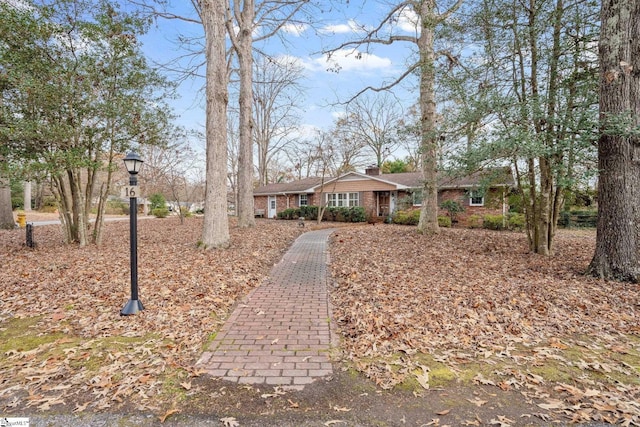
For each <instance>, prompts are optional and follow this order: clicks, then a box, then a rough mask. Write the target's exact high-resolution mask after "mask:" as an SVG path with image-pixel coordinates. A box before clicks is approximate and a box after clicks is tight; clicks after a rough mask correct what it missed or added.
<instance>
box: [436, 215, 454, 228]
mask: <svg viewBox="0 0 640 427" xmlns="http://www.w3.org/2000/svg"><path fill="white" fill-rule="evenodd" d="M438 226H439V227H446V228H450V227H451V218H449V217H448V216H438Z"/></svg>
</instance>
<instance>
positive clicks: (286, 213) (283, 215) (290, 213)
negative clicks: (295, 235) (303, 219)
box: [278, 208, 300, 219]
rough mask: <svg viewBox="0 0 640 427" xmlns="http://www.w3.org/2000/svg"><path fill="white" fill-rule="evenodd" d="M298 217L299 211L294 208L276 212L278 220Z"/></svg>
mask: <svg viewBox="0 0 640 427" xmlns="http://www.w3.org/2000/svg"><path fill="white" fill-rule="evenodd" d="M299 216H300V210H298V209H295V208H287V209H285V210H283V211H280V212H278V218H279V219H297V218H298V217H299Z"/></svg>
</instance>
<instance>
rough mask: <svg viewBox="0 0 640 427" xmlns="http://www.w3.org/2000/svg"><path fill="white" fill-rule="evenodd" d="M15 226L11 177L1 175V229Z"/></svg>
mask: <svg viewBox="0 0 640 427" xmlns="http://www.w3.org/2000/svg"><path fill="white" fill-rule="evenodd" d="M15 226H16V223H15V221H14V219H13V207H12V206H11V186H10V184H9V179H7V178H3V177H0V229H5V230H11V229H13V228H15Z"/></svg>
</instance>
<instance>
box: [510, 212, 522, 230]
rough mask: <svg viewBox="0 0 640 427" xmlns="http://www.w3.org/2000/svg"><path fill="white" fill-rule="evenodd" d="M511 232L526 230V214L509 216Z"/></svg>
mask: <svg viewBox="0 0 640 427" xmlns="http://www.w3.org/2000/svg"><path fill="white" fill-rule="evenodd" d="M507 218H508V219H507V221H508V226H509V230H517V231H522V230H524V226H525V218H524V214H521V213H511V214H509V215H508V216H507Z"/></svg>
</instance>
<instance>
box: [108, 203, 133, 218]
mask: <svg viewBox="0 0 640 427" xmlns="http://www.w3.org/2000/svg"><path fill="white" fill-rule="evenodd" d="M104 213H105V214H107V215H126V214H128V213H129V205H128V204H126V203H125V202H123V201H121V200H107V204H106V205H105V207H104Z"/></svg>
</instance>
